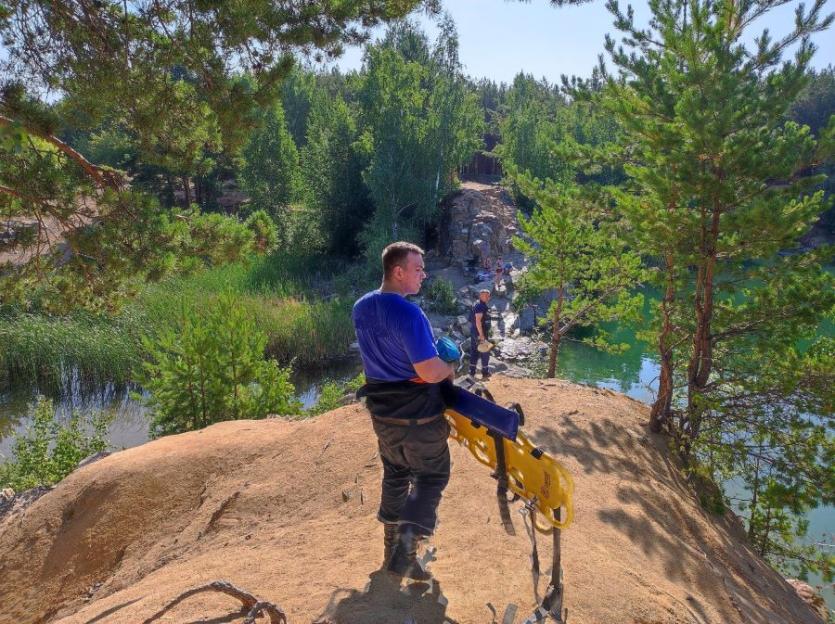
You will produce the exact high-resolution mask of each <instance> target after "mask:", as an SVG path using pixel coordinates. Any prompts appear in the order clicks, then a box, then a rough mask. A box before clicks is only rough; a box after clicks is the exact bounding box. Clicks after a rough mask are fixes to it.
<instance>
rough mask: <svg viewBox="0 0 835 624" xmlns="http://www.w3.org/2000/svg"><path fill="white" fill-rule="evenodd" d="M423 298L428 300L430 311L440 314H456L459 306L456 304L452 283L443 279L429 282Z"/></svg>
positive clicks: (439, 278)
mask: <svg viewBox="0 0 835 624" xmlns="http://www.w3.org/2000/svg"><path fill="white" fill-rule="evenodd" d="M423 296H424V297H425V298H426V301H427V304H428V307H429V309H430V310H434V311H435V312H438V313H439V314H455V313H456V312H457V311H458V305H457V304H456V302H455V289H454V288H453V287H452V282H450V281H449V280H447V279H444V278H442V277H438V278H435V279H433V280H430V281H429V284H428V285H427V286H426V287H425V288H424V291H423Z"/></svg>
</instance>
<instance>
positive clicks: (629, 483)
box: [0, 377, 820, 624]
mask: <svg viewBox="0 0 835 624" xmlns="http://www.w3.org/2000/svg"><path fill="white" fill-rule="evenodd" d="M489 387H490V389H491V391H492V392H493V393H494V395H495V397H496V399H497V401H498V402H499V403H500V404H506V403H508V402H510V401H519V402H520V403H521V404H522V405H523V407H524V409H525V414H526V417H527V423H526V426H525V427H524V430H525V431H526V432H527V433H528V435H529V436H530V437H531V438H532V439H533V441H534V442H535V443H536V444H539V445H540V446H542V447H543V448H545V449H546V450H547V451H548V452H550V453H552V454H553V455H554V456H555V457H556V458H557V459H558V460H559V461H561V462H562V463H563V464H564V465H565V466H566V467H567V468H568V469H569V470H570V471H571V473H572V474H573V476H574V480H575V509H576V516H575V521H574V524H573V525H572V526H571V528H569V529H568V530H566V531H565V532H564V534H563V567H564V571H565V583H566V602H565V605H566V606H567V607H568V608H569V622H571V624H583V623H589V624H591V623H595V624H596V623H601V624H608V623H610V622H611V623H615V622H617V623H634V624H661V623H664V624H666V623H677V622H694V623H708V622H710V623H716V624H734V623H740V624H741V623H743V622H754V623H760V622H762V623H766V622H768V623H771V622H774V623H783V622H792V623H795V622H797V623H803V624H806V623H808V624H816V623H819V622H820V620H819V619H818V618H817V616H815V615H814V614H813V612H812V611H811V610H810V609H809V607H807V606H806V605H805V604H804V603H803V602H802V601H801V599H800V598H799V597H798V596H797V595H796V594H795V592H794V591H793V590H792V588H791V587H790V586H789V585H788V583H786V582H785V581H784V580H783V579H782V578H781V577H780V576H779V575H778V574H777V573H776V572H774V571H773V570H771V569H770V568H769V567H768V566H767V565H765V564H764V563H763V562H762V561H761V560H760V559H759V558H757V557H756V556H755V555H754V554H753V553H752V552H751V551H750V549H748V547H747V546H746V545H745V544H744V541H743V539H742V536H741V535H739V533H738V528H735V526H734V525H733V524H732V523H731V522H729V521H726V520H725V519H722V518H717V517H713V516H710V515H709V514H708V513H707V512H705V511H704V510H702V509H701V508H700V507H699V505H698V503H697V501H696V500H695V497H694V496H693V494H692V492H691V491H690V489H689V488H688V487H687V485H686V484H685V483H684V481H683V480H682V478H681V476H680V474H679V472H678V470H677V469H676V467H675V466H674V465H673V463H672V461H671V460H670V458H669V453H668V452H667V450H666V448H665V440H664V438H662V437H659V436H654V435H652V434H650V433H649V432H648V430H647V428H646V426H645V423H646V420H647V415H648V408H647V406H645V405H643V404H641V403H639V402H637V401H634V400H632V399H629V398H628V397H625V396H623V395H619V394H616V393H613V392H610V391H607V390H599V389H595V388H589V387H584V386H577V385H573V384H570V383H567V382H563V381H554V380H516V379H507V378H501V377H498V378H495V379H494V380H492V381H491V382H490V384H489ZM452 458H453V471H452V479H451V481H450V485H449V487H448V488H447V491H446V493H445V496H444V500H443V501H442V503H441V508H440V525H439V527H438V532H437V535H436V536H435V538H434V540H433V543H434V545H435V546H436V547H437V549H438V552H437V560H436V561H434V562H433V563H432V564H431V565H430V569H431V571H432V572H433V574H434V576H435V579H436V583H435V584H434V585H433V586H432V587H431V588H430V589H429V590H427V591H425V592H423V593H421V592H420V591H417V588H414V587H413V588H411V590H410V589H409V588H400V589H399V588H397V587H396V586H395V585H394V584H392V583H391V582H389V581H388V579H387V577H386V576H385V575H381V574H379V573H376V570H377V568H378V566H379V564H380V560H381V557H382V528H381V526H380V525H379V523H378V522H377V521H376V520H375V513H376V508H377V504H378V500H379V487H380V476H381V469H380V466H379V459H378V458H377V457H376V447H375V438H374V434H373V432H372V430H371V426H370V423H369V418H368V414H367V412H366V411H365V410H364V408H363V407H362V406H360V405H351V406H347V407H344V408H340V409H338V410H334V411H332V412H329V413H327V414H324V415H322V416H320V417H318V418H315V419H312V420H308V421H293V422H289V421H284V420H280V419H270V420H264V421H232V422H225V423H220V424H217V425H214V426H212V427H209V428H207V429H204V430H202V431H197V432H192V433H187V434H182V435H177V436H170V437H166V438H163V439H160V440H156V441H153V442H150V443H148V444H145V445H142V446H140V447H136V448H132V449H128V450H126V451H122V452H119V453H115V454H113V455H111V456H109V457H107V458H105V459H103V460H101V461H98V462H96V463H94V464H91V465H89V466H85V467H83V468H81V469H79V470H77V471H76V472H74V473H73V474H71V475H70V476H69V477H67V478H66V479H65V480H64V481H62V482H61V483H60V484H59V485H58V486H57V487H56V488H55V489H54V490H53V491H51V492H49V493H48V494H46V495H45V496H43V497H42V498H40V499H39V500H37V501H36V502H34V503H33V504H31V505H30V506H29V507H27V508H26V509H25V510H24V511H22V512H20V513H16V514H10V515H8V516H6V517H5V519H3V520H0V553H2V555H0V623H2V624H6V623H9V624H11V623H14V624H20V623H28V622H56V623H61V624H94V623H96V622H107V623H110V622H126V623H136V622H142V621H144V620H145V619H146V618H148V617H149V616H151V615H152V614H153V613H155V612H156V611H158V610H159V609H161V608H162V607H163V606H165V605H166V604H167V603H169V602H170V601H171V600H173V599H174V598H175V597H176V596H178V595H179V594H180V593H181V592H183V591H185V590H186V589H189V588H191V587H194V586H196V585H199V584H202V583H204V582H208V581H213V580H218V579H225V580H229V581H231V582H232V583H234V584H235V585H237V586H239V587H241V588H244V589H246V590H247V591H249V592H251V593H253V594H255V595H256V596H258V597H259V598H261V599H264V600H269V601H272V602H275V603H277V604H278V605H280V606H281V607H282V608H283V609H284V610H285V612H286V613H287V617H288V622H289V624H297V623H301V622H304V623H306V624H308V623H312V622H315V621H317V620H319V621H331V622H334V623H337V622H338V623H344V624H363V623H372V622H380V623H383V622H385V623H390V622H394V623H397V624H400V623H401V622H404V621H406V620H407V618H408V617H409V616H410V615H411V616H412V617H413V618H414V620H415V621H416V622H418V623H420V624H424V623H429V624H433V623H437V624H441V623H442V622H458V623H461V624H465V623H470V622H472V623H483V622H494V621H497V620H500V618H501V616H502V613H503V612H504V610H505V608H506V607H507V605H508V604H510V603H513V604H515V605H517V607H518V615H517V616H516V618H515V621H516V622H522V621H523V620H524V619H525V618H526V617H527V616H528V615H530V613H531V612H532V611H533V609H534V608H535V606H536V599H535V589H534V587H533V583H532V579H531V572H530V559H529V555H530V541H529V539H528V537H527V534H526V531H525V527H524V525H523V522H522V516H521V515H520V514H518V513H516V509H518V504H517V505H516V506H514V507H513V513H512V516H513V519H514V525H515V533H516V534H515V535H513V536H511V535H508V534H507V533H506V532H505V530H504V529H503V528H502V525H501V523H500V522H499V518H498V509H497V505H496V501H495V481H493V480H492V479H491V478H490V476H489V471H488V470H487V469H486V468H485V467H484V466H482V465H480V464H478V463H477V462H476V461H475V460H474V459H473V458H472V457H471V456H470V454H469V452H468V451H467V450H466V449H464V448H461V447H459V446H458V445H457V444H454V443H453V445H452ZM549 543H550V540H549V538H543V537H542V536H540V537H539V539H538V544H539V547H540V556H541V557H542V562H543V567H544V568H547V564H548V561H549V560H550V547H549ZM546 571H547V570H544V572H546ZM546 583H547V575H545V574H543V578H542V579H541V580H540V583H539V587H538V588H537V591H538V595H539V596H540V597H541V594H542V591H544V589H545V587H544V586H545V584H546ZM238 607H239V605H238V604H237V603H235V601H234V600H232V599H231V598H229V597H224V596H222V595H220V594H202V595H200V596H195V597H193V598H191V599H189V600H186V601H184V602H183V603H182V604H181V605H179V606H178V607H176V608H175V609H174V610H172V611H171V612H169V613H168V614H167V615H166V616H165V617H164V618H163V619H161V620H159V621H162V622H196V621H205V620H203V618H206V619H207V620H208V621H214V622H235V621H241V620H242V617H241V616H235V615H234V614H235V613H236V612H237V611H238ZM494 610H495V611H496V613H497V614H498V615H497V616H495V617H494V614H493V611H494ZM263 621H266V620H263Z"/></svg>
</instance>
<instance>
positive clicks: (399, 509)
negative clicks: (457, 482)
mask: <svg viewBox="0 0 835 624" xmlns="http://www.w3.org/2000/svg"><path fill="white" fill-rule="evenodd" d="M371 420H372V422H373V424H374V431H375V433H376V434H377V440H378V441H379V444H380V458H381V459H382V460H383V492H382V496H381V497H380V510H379V512H378V513H377V519H378V520H380V521H381V522H389V523H393V522H397V523H398V524H400V526H401V528H403V527H406V526H410V528H411V529H412V530H413V531H414V532H415V533H416V534H418V535H432V533H433V532H434V531H435V522H436V521H437V519H438V505H439V504H440V502H441V493H442V492H443V491H444V488H445V487H446V484H447V483H448V482H449V466H450V463H449V446H447V437H448V436H449V423H447V421H446V418H444V417H443V416H441V417H439V418H438V419H437V420H433V421H432V422H430V423H426V424H425V425H405V426H403V425H392V424H389V423H383V422H379V421H378V420H376V419H374V418H373V417H372V419H371Z"/></svg>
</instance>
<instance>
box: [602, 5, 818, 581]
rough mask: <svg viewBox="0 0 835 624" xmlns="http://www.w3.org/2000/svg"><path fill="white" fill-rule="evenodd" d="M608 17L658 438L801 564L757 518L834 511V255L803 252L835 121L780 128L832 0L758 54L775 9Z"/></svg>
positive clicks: (774, 527) (754, 529) (767, 550)
mask: <svg viewBox="0 0 835 624" xmlns="http://www.w3.org/2000/svg"><path fill="white" fill-rule="evenodd" d="M608 7H609V9H610V10H611V11H612V12H613V14H614V15H615V17H616V25H617V27H618V28H619V29H620V30H621V31H623V33H624V35H625V37H624V44H625V46H626V49H624V48H622V47H618V46H616V44H615V42H614V41H613V40H611V39H609V40H607V49H608V51H609V53H610V55H611V59H612V62H613V63H614V65H615V66H616V67H617V69H618V72H619V73H618V75H617V76H607V77H606V84H605V88H604V90H603V92H602V96H601V97H600V99H599V102H600V104H601V105H602V106H603V107H604V109H605V110H608V111H609V112H610V113H611V114H612V115H613V116H614V117H615V118H616V119H617V120H618V121H619V122H620V125H621V127H622V129H623V135H622V142H621V149H622V151H621V155H622V156H624V158H625V159H626V166H625V171H626V173H627V175H628V176H629V182H628V184H627V185H626V186H625V187H621V188H612V189H611V193H612V196H613V198H614V200H615V204H616V206H617V210H618V211H619V212H620V214H621V215H622V216H623V217H624V218H625V219H626V221H627V223H628V224H629V227H628V228H627V229H625V231H626V232H628V233H629V234H630V237H629V242H630V244H631V245H632V246H633V248H635V249H636V250H637V251H639V252H641V253H642V254H643V255H645V256H647V257H648V258H650V259H651V260H652V262H653V263H654V264H655V265H656V266H657V267H658V270H657V272H656V276H657V284H658V286H659V287H660V288H661V290H662V293H663V295H662V299H661V302H660V305H659V308H658V310H657V316H656V324H655V332H654V334H655V335H654V339H655V341H656V343H657V345H658V351H659V358H660V363H661V375H660V387H659V391H658V396H657V399H656V401H655V403H654V405H653V407H652V414H651V419H650V426H651V428H652V429H653V430H655V431H658V430H661V429H662V428H666V429H667V430H668V431H670V432H671V433H672V435H673V438H674V440H675V443H676V446H677V448H678V450H679V453H680V456H681V458H682V460H683V461H684V462H685V464H686V465H688V466H689V467H690V469H691V471H693V473H694V474H695V473H701V472H706V473H707V475H708V476H709V477H710V478H712V479H717V480H721V479H724V478H728V477H730V476H739V477H741V478H742V479H743V480H744V481H745V482H746V483H747V484H748V486H749V491H750V492H751V498H752V500H751V501H749V510H750V513H749V517H748V520H749V529H750V531H751V536H752V539H753V540H755V541H756V542H757V543H758V544H760V545H763V547H762V548H761V552H762V553H763V554H764V555H769V554H771V555H774V556H777V557H781V558H785V557H788V556H790V555H791V553H795V554H797V553H798V551H797V550H796V549H793V548H792V545H791V544H790V543H788V542H787V541H786V539H785V535H784V534H782V533H780V531H781V530H782V529H785V528H786V524H785V523H769V522H763V521H761V518H762V517H763V515H762V514H763V506H764V505H765V507H766V508H767V509H768V511H767V513H766V514H765V515H767V516H768V515H770V516H771V517H772V518H773V517H775V516H776V515H781V514H782V515H785V514H788V515H789V516H792V515H794V516H796V515H797V514H801V513H803V511H804V510H806V509H808V508H810V507H813V506H815V505H817V504H820V503H822V502H831V501H833V499H835V479H834V478H833V470H832V463H831V458H832V456H833V452H835V440H833V438H832V435H831V429H829V430H827V427H831V426H832V425H833V420H832V418H831V414H832V390H831V388H832V387H833V383H835V366H833V363H835V359H834V356H835V354H833V351H832V347H831V341H829V342H827V340H825V339H817V340H816V338H815V334H816V331H817V330H818V327H819V324H820V322H821V320H822V319H823V318H825V317H826V316H830V318H831V315H832V312H833V306H834V305H835V284H833V276H832V275H831V274H830V273H828V272H826V271H825V270H824V269H823V267H822V263H823V262H824V261H826V260H827V259H829V258H830V257H831V249H826V248H818V249H813V250H808V249H803V248H799V247H798V245H797V240H798V238H799V237H800V236H801V235H802V234H803V233H804V232H806V231H807V230H808V229H809V227H810V226H811V224H812V223H813V222H814V221H815V220H816V218H817V216H818V215H819V214H820V213H821V212H822V211H823V209H824V207H825V205H824V198H823V193H822V192H812V189H813V187H814V185H815V184H817V183H819V182H820V179H819V177H814V176H812V177H809V176H806V177H804V176H803V175H801V174H802V173H803V172H805V171H808V169H809V167H810V166H813V165H814V164H815V163H817V162H820V161H821V160H823V159H824V158H825V157H826V156H827V153H826V152H827V151H828V150H831V147H832V140H831V138H830V137H831V136H832V134H831V133H832V132H835V123H833V124H831V125H830V128H829V130H828V131H827V132H825V133H823V137H822V140H821V141H820V142H818V141H816V140H815V138H814V137H813V136H812V135H811V134H810V132H809V129H808V127H801V126H799V125H797V124H796V123H794V122H786V121H785V119H786V113H787V109H788V107H789V106H790V104H791V102H792V101H793V100H794V99H795V98H796V97H797V95H798V93H800V92H801V90H802V89H803V87H804V85H805V84H806V81H807V75H808V64H809V60H810V59H811V57H812V54H813V52H814V47H813V46H812V44H811V43H810V41H809V38H808V36H809V34H811V33H813V32H816V31H819V30H822V29H824V28H826V27H827V26H828V25H829V24H830V23H831V22H832V16H827V17H822V16H821V11H822V7H823V2H822V1H817V2H814V3H813V4H812V6H811V8H810V9H809V11H808V12H805V11H804V9H803V7H802V6H801V7H799V8H798V10H797V15H796V20H795V24H794V26H793V27H792V28H790V31H789V33H788V34H786V35H785V36H784V37H782V38H781V39H778V40H772V39H771V37H770V35H769V34H768V33H767V32H766V33H763V35H762V36H761V37H759V38H757V39H756V43H755V46H754V49H753V50H749V49H747V48H746V46H745V43H744V42H745V36H746V35H747V29H748V27H749V26H750V24H751V22H752V21H754V20H755V19H756V18H758V17H760V16H762V15H764V14H766V13H768V12H769V11H770V10H771V9H772V8H773V7H774V4H773V3H771V2H744V3H740V2H736V1H733V0H722V1H719V2H714V1H712V0H711V1H707V0H697V1H684V0H673V1H671V2H660V1H656V0H653V1H652V2H650V8H651V10H652V20H651V22H650V27H649V28H648V29H641V28H638V27H637V26H635V24H634V21H633V15H632V12H631V10H629V11H627V12H626V13H623V12H622V11H621V10H620V9H619V7H618V4H617V2H616V1H615V0H610V2H609V4H608ZM794 44H796V45H797V51H796V53H795V58H794V60H793V61H787V62H782V53H783V52H784V51H785V50H786V48H787V47H789V46H791V45H794ZM810 343H813V346H811V347H810V346H809V344H810ZM813 415H817V416H813ZM827 462H828V463H827ZM796 529H797V530H798V531H802V529H803V527H802V523H799V524H797V525H796ZM819 563H820V561H819V562H818V564H819ZM806 564H808V565H812V562H810V561H809V560H808V559H806V560H805V563H804V565H806ZM818 564H815V565H818Z"/></svg>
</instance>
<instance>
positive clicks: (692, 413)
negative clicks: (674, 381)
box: [686, 207, 721, 441]
mask: <svg viewBox="0 0 835 624" xmlns="http://www.w3.org/2000/svg"><path fill="white" fill-rule="evenodd" d="M720 215H721V210H720V209H719V208H718V207H715V208H714V209H713V211H712V213H711V223H710V229H709V230H706V231H705V230H703V232H702V245H701V252H702V263H703V264H702V266H700V267H699V270H698V272H697V275H696V292H695V296H694V301H693V307H694V311H695V315H696V331H695V333H694V335H693V351H692V353H691V355H690V363H689V365H688V367H687V412H688V419H689V423H690V426H689V428H688V431H687V432H686V435H687V437H688V438H689V440H690V441H693V440H695V439H696V438H697V437H698V435H699V430H700V429H701V423H702V415H703V412H704V408H703V407H702V406H700V405H697V401H698V397H699V395H701V394H702V392H703V391H704V388H705V386H707V382H708V380H709V379H710V373H711V371H712V370H713V336H712V334H711V323H712V321H713V281H714V278H715V271H716V255H717V251H716V243H717V240H718V238H719V216H720Z"/></svg>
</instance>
